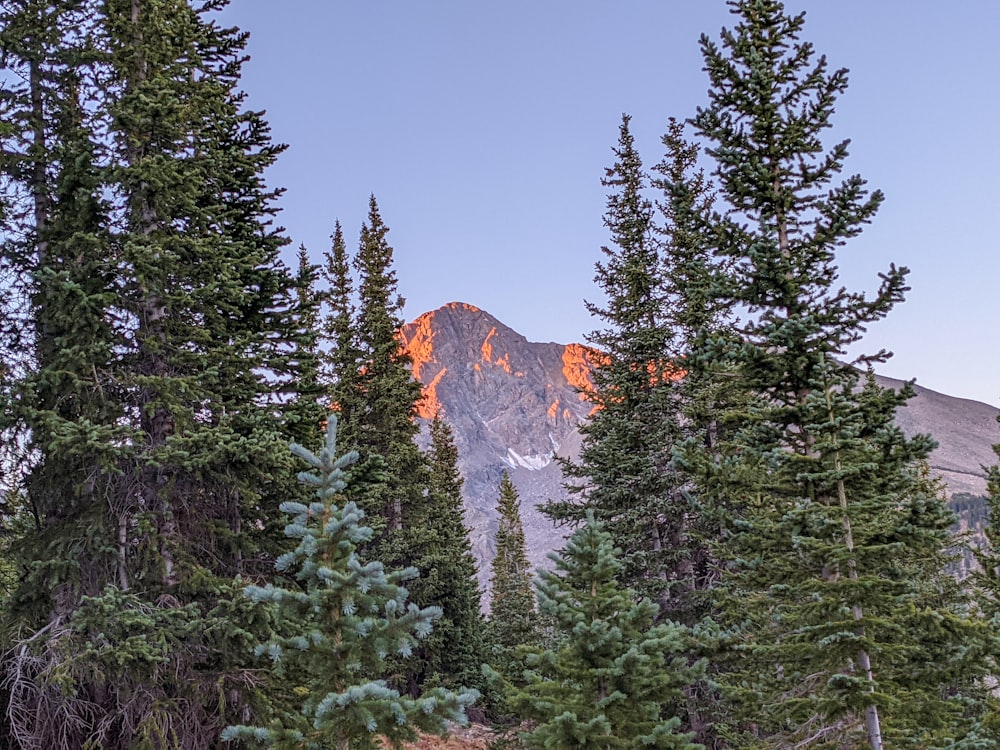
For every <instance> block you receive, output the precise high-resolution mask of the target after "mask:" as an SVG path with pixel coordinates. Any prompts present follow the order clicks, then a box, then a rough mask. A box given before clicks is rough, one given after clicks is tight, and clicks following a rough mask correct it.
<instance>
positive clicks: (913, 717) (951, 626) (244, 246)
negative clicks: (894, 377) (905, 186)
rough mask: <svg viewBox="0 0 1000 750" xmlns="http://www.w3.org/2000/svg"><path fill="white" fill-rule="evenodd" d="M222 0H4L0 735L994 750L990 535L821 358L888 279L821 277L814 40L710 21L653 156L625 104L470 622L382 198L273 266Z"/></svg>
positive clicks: (453, 522) (822, 188)
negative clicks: (871, 288) (573, 442)
mask: <svg viewBox="0 0 1000 750" xmlns="http://www.w3.org/2000/svg"><path fill="white" fill-rule="evenodd" d="M226 4H227V0H101V1H100V2H97V1H96V0H58V1H56V2H50V1H46V2H43V1H42V0H10V1H9V2H4V3H2V4H0V50H2V56H3V58H2V60H3V70H4V75H3V77H2V78H0V108H2V109H0V147H2V160H0V175H2V182H0V184H2V192H0V221H2V228H3V233H2V244H0V401H2V407H3V408H2V410H0V522H2V532H3V533H2V535H0V571H2V577H0V703H2V712H0V746H3V747H10V748H21V749H24V750H35V749H42V748H44V750H80V749H81V748H93V749H95V750H96V749H97V748H104V749H107V750H126V749H128V750H132V749H136V750H138V749H140V748H141V749H147V750H167V749H168V748H169V749H176V750H201V749H203V748H226V747H232V748H237V747H247V748H251V747H274V748H376V747H387V746H392V747H398V746H399V745H400V744H401V743H403V742H406V741H410V740H413V739H414V738H416V737H417V734H418V732H427V733H432V734H440V733H444V732H447V731H448V729H449V727H452V726H454V725H455V724H456V723H459V724H460V723H463V722H465V721H468V720H469V719H474V720H476V721H481V722H488V723H492V724H494V725H496V726H497V727H499V728H500V729H499V730H498V731H499V734H498V737H499V739H498V740H497V746H498V747H499V746H504V747H539V748H594V749H595V750H596V749H598V748H643V747H656V748H673V749H675V750H680V749H687V748H691V749H693V748H710V749H712V750H721V749H723V748H837V749H838V750H847V749H849V748H871V750H881V749H882V748H924V749H930V748H941V749H942V750H943V749H944V748H950V749H952V750H960V749H961V750H981V749H983V750H984V749H986V748H992V747H996V746H997V743H998V741H1000V713H998V711H1000V705H998V698H997V695H996V689H995V686H996V682H997V679H998V677H1000V663H998V659H1000V637H998V636H1000V629H998V627H1000V625H998V623H1000V551H998V550H997V548H996V545H997V543H998V539H997V537H996V535H995V534H993V533H992V532H991V531H989V530H988V531H987V533H986V536H985V538H984V539H982V540H980V543H979V544H977V545H976V546H975V547H974V548H973V547H970V546H967V545H966V543H965V541H964V540H963V539H961V538H956V537H955V536H954V534H953V531H952V527H953V525H954V523H955V520H956V517H955V515H954V513H953V511H952V510H949V507H948V505H947V504H946V502H945V498H944V493H943V489H942V487H941V486H940V484H939V483H938V482H937V481H936V480H935V479H934V478H933V477H932V476H931V474H930V472H929V468H928V464H927V457H928V455H929V453H930V451H931V450H932V448H933V447H934V443H933V439H932V437H931V436H925V435H918V436H915V437H909V438H908V437H906V436H905V435H904V434H903V433H902V431H901V430H900V429H899V428H898V427H896V425H895V423H894V417H895V414H896V410H897V409H899V408H900V407H901V406H903V405H904V404H905V403H906V402H907V400H908V399H909V398H910V397H911V396H912V391H911V389H910V388H909V387H904V388H902V389H901V390H898V391H896V390H891V389H888V388H884V387H882V386H880V385H878V384H877V383H876V381H875V378H874V370H873V368H874V367H875V366H876V365H878V364H879V363H881V362H883V361H884V360H885V358H886V357H887V356H888V355H887V353H886V352H875V353H872V354H870V355H866V356H860V357H856V358H854V359H853V360H851V361H848V357H847V355H846V352H847V351H848V349H850V350H851V351H854V350H855V348H856V347H855V345H856V344H857V343H858V342H860V341H861V340H862V338H863V335H864V332H865V329H866V326H868V325H869V324H871V323H873V322H875V321H878V320H881V319H882V318H884V317H885V316H887V315H889V314H890V313H891V311H892V309H893V308H894V307H895V306H896V305H898V304H900V303H901V302H903V299H904V296H905V293H906V292H907V291H908V287H907V269H906V268H904V267H896V266H890V267H889V268H887V269H886V270H885V271H884V272H883V273H882V274H881V275H880V285H879V287H878V289H877V290H876V291H875V292H874V293H873V294H871V295H865V294H863V293H859V292H855V291H851V290H849V289H845V288H843V287H841V286H840V285H839V282H838V273H837V257H838V254H840V253H842V252H847V251H849V249H850V242H849V241H850V240H851V238H853V237H855V236H857V235H858V234H859V233H860V232H861V231H862V230H863V229H864V227H865V225H866V224H869V223H870V222H872V221H875V220H877V219H876V217H877V212H878V209H879V206H880V204H881V202H882V195H881V193H880V192H879V191H877V190H872V189H870V188H869V187H868V186H867V184H866V182H865V180H864V179H863V178H862V177H860V176H858V175H850V176H845V174H848V173H847V172H845V170H846V168H847V157H848V148H847V146H848V144H847V142H846V141H841V142H835V143H827V142H826V140H825V138H824V137H825V136H827V135H828V133H829V128H830V127H831V123H832V120H833V117H834V114H835V107H836V103H837V99H838V97H839V96H840V95H842V94H843V93H844V92H845V90H846V88H847V75H846V71H844V70H833V69H831V68H830V67H829V66H828V64H827V62H826V59H825V58H824V57H823V56H822V55H821V54H819V53H818V52H817V51H816V50H814V49H813V47H812V45H811V44H810V43H809V42H808V41H807V40H806V31H807V25H806V22H805V15H804V14H799V13H795V12H792V11H789V10H787V9H786V8H785V7H784V5H783V4H782V3H781V2H778V1H777V0H734V1H733V2H730V3H729V5H730V9H731V11H732V16H731V27H730V28H728V29H727V30H724V31H723V32H722V34H721V36H720V37H719V38H710V37H708V36H703V37H702V39H701V51H702V54H703V59H704V69H705V71H706V73H707V77H708V103H707V104H706V105H705V106H704V107H702V108H699V109H697V110H696V111H694V112H693V113H686V114H687V115H689V116H687V117H685V116H684V115H685V113H678V117H677V119H674V120H671V121H669V122H668V123H666V124H665V133H664V135H663V139H662V145H663V150H662V153H661V154H660V155H658V156H657V158H658V159H659V161H657V162H655V163H654V164H652V166H650V167H647V166H645V164H644V161H643V159H642V158H641V156H640V154H639V153H638V151H637V149H636V146H635V142H634V140H633V137H632V134H631V132H630V118H629V117H628V116H627V115H626V116H623V117H622V120H621V123H620V126H619V129H618V134H617V141H616V143H615V145H614V146H613V161H612V164H611V165H610V166H609V167H608V168H607V169H606V172H605V175H604V178H603V185H604V186H605V187H606V189H607V194H608V197H607V207H606V213H605V214H604V223H605V226H606V228H607V231H608V235H609V242H608V245H607V246H606V247H604V248H603V260H602V261H601V262H600V263H599V264H598V266H597V269H596V280H597V283H598V285H599V286H600V288H601V290H602V292H603V295H604V298H603V301H602V302H601V303H600V304H589V305H588V308H589V310H590V312H591V314H592V316H593V318H594V319H595V320H596V321H597V328H596V330H594V332H593V333H592V334H591V335H590V336H589V343H590V344H591V345H592V346H593V347H595V348H596V349H598V350H599V351H600V352H601V353H602V355H603V356H602V357H601V358H600V362H599V364H598V365H597V366H596V368H595V370H594V372H593V379H592V385H591V387H590V388H589V389H588V390H586V391H585V392H584V394H583V395H584V397H585V398H587V399H589V400H590V401H591V402H592V404H593V406H594V411H593V416H592V418H591V419H590V420H589V422H587V423H586V424H585V425H584V427H583V428H582V431H583V445H582V449H581V452H580V457H579V460H578V461H576V462H566V463H565V464H564V466H563V469H564V473H565V476H566V481H567V485H568V486H569V487H570V489H571V495H570V499H569V500H567V501H560V502H554V501H553V502H549V503H548V505H547V506H546V509H545V510H546V513H547V514H548V515H549V516H550V517H551V518H552V520H553V522H554V523H559V524H564V525H566V526H567V527H568V528H569V529H570V530H571V531H572V533H571V536H570V537H569V539H568V541H567V544H566V546H565V548H564V549H563V550H562V551H561V552H559V553H558V554H556V555H554V556H553V567H552V568H551V569H550V570H548V571H542V572H540V573H538V574H537V576H536V574H535V572H534V571H532V570H531V569H530V567H529V565H528V562H527V557H526V555H525V548H524V547H525V542H524V533H523V529H522V526H521V520H520V498H519V497H518V495H517V491H516V490H515V488H514V486H513V484H512V483H511V482H510V480H509V478H508V477H507V476H504V478H503V480H502V481H501V483H500V485H499V486H498V487H497V513H498V515H499V518H500V523H499V529H498V532H497V538H496V550H497V554H496V557H495V559H494V561H493V563H492V569H491V579H490V580H491V589H490V595H489V601H483V598H484V597H483V594H482V593H481V592H480V591H479V589H478V588H477V584H476V564H475V561H474V559H473V557H472V554H471V551H470V544H469V539H468V533H467V530H466V528H465V526H464V525H463V521H462V519H463V514H462V484H463V480H462V477H461V475H460V472H459V470H458V465H459V456H458V453H457V450H456V448H455V442H454V436H453V434H452V431H451V428H450V426H449V425H448V422H447V416H448V415H447V414H438V415H437V416H436V417H435V418H434V419H433V420H432V421H430V422H429V423H428V424H423V423H422V422H421V420H418V417H417V415H418V404H419V403H420V399H421V387H420V385H419V383H417V382H416V381H415V380H414V378H413V377H412V373H411V369H410V365H411V362H410V361H409V359H408V357H407V355H406V354H405V352H404V351H403V349H402V348H401V346H400V342H399V339H398V337H397V332H398V331H399V329H400V327H401V326H402V325H403V322H404V320H403V318H402V306H403V301H402V299H401V297H400V296H399V294H398V292H397V279H396V275H395V271H394V269H393V247H392V245H391V243H390V241H389V228H388V226H387V224H386V222H385V220H384V219H383V217H382V215H381V212H380V209H379V205H378V202H377V200H376V198H375V197H374V196H371V197H369V199H368V200H369V203H368V215H367V219H366V220H365V222H364V224H363V226H362V227H361V230H360V237H359V240H358V242H357V244H356V245H355V244H353V243H349V241H348V239H347V238H346V233H345V231H344V230H343V228H342V227H341V226H340V224H339V223H338V222H336V221H335V220H333V219H331V232H332V235H331V242H330V246H329V247H328V248H325V249H324V252H323V255H322V259H321V262H320V263H314V262H313V256H312V255H311V254H310V252H309V251H308V250H307V249H306V248H300V250H299V252H298V254H297V263H292V264H289V263H287V262H286V261H284V260H283V257H289V256H288V255H287V250H286V246H287V245H288V244H289V240H288V239H287V238H286V236H285V234H284V231H283V230H281V229H278V228H277V227H276V225H275V223H274V217H275V213H276V208H275V201H276V198H277V197H278V195H279V194H280V190H279V189H277V188H273V187H270V186H268V185H267V184H266V182H265V180H264V177H263V175H264V172H265V170H266V169H267V168H268V166H270V165H271V164H272V163H274V161H275V160H276V159H279V158H280V155H281V151H282V147H280V146H278V145H276V144H274V143H272V141H271V139H270V135H269V130H268V126H267V123H266V122H265V120H264V119H263V116H262V114H261V113H258V112H254V111H252V110H250V109H248V108H247V107H246V106H245V97H244V94H243V93H242V92H241V90H240V70H241V66H242V65H243V63H244V62H245V61H246V55H245V51H244V50H245V45H246V42H247V33H246V32H244V31H241V30H239V29H235V28H226V27H223V26H221V25H220V24H219V22H218V11H220V10H221V9H222V8H223V7H224V6H225V5H226ZM609 140H613V137H612V138H611V139H609ZM359 189H363V188H359ZM362 199H363V196H362ZM421 430H424V431H425V434H426V435H427V439H426V440H424V441H418V440H417V439H416V438H417V437H418V434H419V433H420V431H421ZM420 445H427V446H428V447H427V448H421V447H420ZM963 501H964V502H965V505H964V506H963V510H966V511H968V513H972V512H975V513H977V514H981V515H984V516H985V517H987V518H989V517H993V516H995V514H996V513H998V512H1000V469H998V468H996V467H994V468H993V469H992V470H990V475H989V496H988V497H987V498H986V499H985V501H983V500H981V499H973V498H963ZM965 506H968V507H965ZM962 560H964V561H965V564H964V565H959V564H958V563H959V562H960V561H962ZM958 569H962V570H970V571H971V572H969V574H968V575H964V576H962V575H956V574H955V571H956V570H958ZM484 611H486V612H489V614H488V615H484V614H483V612H484Z"/></svg>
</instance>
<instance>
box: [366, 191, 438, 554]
mask: <svg viewBox="0 0 1000 750" xmlns="http://www.w3.org/2000/svg"><path fill="white" fill-rule="evenodd" d="M388 233H389V228H388V227H387V226H386V225H385V223H384V222H383V221H382V216H381V214H380V212H379V208H378V203H377V202H376V201H375V196H374V195H373V196H371V198H370V199H369V203H368V220H367V221H366V222H365V224H364V226H362V228H361V242H360V245H359V247H358V253H357V255H356V256H355V258H354V265H355V267H356V268H357V271H358V274H359V277H360V283H359V288H358V297H359V303H358V310H357V318H356V340H357V345H358V351H359V355H360V368H359V371H358V376H357V377H358V380H357V389H358V395H359V398H358V399H357V403H356V404H355V405H354V409H355V411H354V412H353V413H352V414H351V415H350V417H349V422H348V427H349V433H348V434H349V435H350V439H351V440H352V441H353V444H354V445H356V446H357V448H358V450H359V451H360V453H361V461H362V470H363V471H366V472H368V473H370V474H372V476H373V481H370V482H367V483H366V486H365V487H364V488H363V490H362V491H363V492H365V493H366V495H367V497H366V498H365V499H364V500H363V503H364V504H363V506H362V507H364V508H365V509H366V512H367V513H369V514H370V515H371V516H373V517H374V518H376V519H378V520H379V521H381V523H382V524H384V531H383V532H378V530H377V533H379V537H377V538H376V542H375V547H374V548H373V554H375V555H376V556H377V557H378V558H379V559H382V560H385V561H386V564H394V565H401V564H403V563H404V562H405V558H404V557H403V552H402V551H403V550H404V549H405V548H406V547H407V546H408V544H407V542H406V540H405V538H404V537H405V534H406V533H407V530H408V526H407V523H408V522H407V513H408V511H409V510H411V509H415V508H417V507H419V506H420V505H421V504H422V503H423V493H424V489H425V488H426V486H427V462H426V460H425V459H424V456H423V454H422V453H421V452H420V449H419V448H418V447H417V444H416V442H415V441H414V438H415V437H416V435H417V431H418V426H417V422H416V415H417V402H418V401H419V400H420V398H421V395H422V393H421V388H420V384H419V383H418V382H417V381H416V380H415V379H414V378H413V375H412V373H411V372H410V366H411V364H412V363H411V361H410V357H409V355H408V354H407V353H406V352H405V351H404V349H403V347H402V345H401V344H400V342H399V339H398V338H397V333H398V331H399V329H400V328H402V326H403V322H404V321H403V317H402V311H403V305H404V302H405V301H404V300H403V298H402V297H401V296H400V295H399V294H398V292H397V291H396V285H397V282H396V272H395V270H394V269H393V267H392V260H393V258H392V256H393V249H392V247H391V246H390V245H389V242H388V240H387V235H388ZM376 474H377V475H378V478H377V479H374V477H375V475H376Z"/></svg>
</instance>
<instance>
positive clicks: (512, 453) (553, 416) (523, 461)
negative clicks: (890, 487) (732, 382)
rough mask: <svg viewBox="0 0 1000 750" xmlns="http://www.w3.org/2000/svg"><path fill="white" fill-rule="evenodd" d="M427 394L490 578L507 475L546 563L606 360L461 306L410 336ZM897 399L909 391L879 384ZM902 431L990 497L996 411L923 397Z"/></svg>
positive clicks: (434, 315)
mask: <svg viewBox="0 0 1000 750" xmlns="http://www.w3.org/2000/svg"><path fill="white" fill-rule="evenodd" d="M400 338H401V340H402V343H403V346H404V347H405V349H406V351H407V352H408V353H409V355H410V356H411V357H412V358H413V376H414V377H415V378H416V379H417V380H419V381H420V383H421V384H422V385H423V389H424V398H423V401H422V402H421V404H420V409H419V413H420V416H421V417H422V418H424V419H430V418H431V417H433V416H434V414H435V413H438V412H440V413H441V415H442V416H443V417H444V418H445V419H446V420H447V421H448V423H449V424H450V425H451V427H452V429H453V430H454V433H455V442H456V445H457V447H458V451H459V457H460V458H459V469H460V470H461V472H462V475H463V476H464V477H465V502H466V523H467V524H468V525H469V526H470V527H471V538H472V545H473V550H474V552H475V554H476V556H477V558H478V559H479V563H480V582H481V583H483V584H485V583H486V581H487V580H488V578H489V567H488V561H489V560H490V559H491V558H492V556H493V534H494V530H495V527H496V518H495V513H494V506H495V505H496V500H497V486H498V485H499V483H500V477H501V475H502V474H503V471H504V470H507V471H508V472H510V476H511V479H512V480H513V482H514V484H515V486H516V487H517V489H518V493H519V494H520V497H521V510H522V515H523V520H524V528H525V538H526V542H527V546H528V556H529V558H530V560H531V562H532V564H533V565H540V564H542V563H543V562H544V561H545V558H546V554H547V553H548V552H550V551H552V550H554V549H556V548H557V547H558V546H560V543H561V541H562V538H563V536H564V535H565V532H566V531H567V530H566V529H556V528H554V527H553V526H552V523H551V522H550V521H549V520H548V519H547V518H546V517H545V516H543V515H542V514H541V513H540V512H539V511H538V510H537V506H538V505H540V504H543V503H544V502H545V501H546V500H549V499H562V498H565V497H566V496H567V491H566V489H565V488H564V487H563V477H562V471H561V469H560V467H559V463H558V461H557V460H556V459H557V457H560V456H562V457H576V454H577V451H578V449H579V445H580V433H579V431H578V429H577V428H578V427H579V425H580V423H581V422H583V421H584V420H585V419H586V418H587V417H588V416H589V414H590V412H591V409H592V405H591V404H590V403H589V402H588V401H586V400H585V399H584V398H583V396H582V395H581V393H580V389H581V388H584V387H586V386H587V384H588V383H589V376H590V372H591V369H592V368H593V366H594V363H595V362H596V361H598V358H599V357H600V354H599V353H598V352H597V351H595V350H594V349H591V348H589V347H586V346H583V345H581V344H555V343H533V342H530V341H528V340H527V339H526V338H525V337H524V336H522V335H521V334H520V333H518V332H517V331H515V330H513V329H512V328H510V327H508V326H506V325H504V324H503V323H501V322H500V321H499V320H497V319H496V318H494V317H493V316H492V315H490V314H489V313H488V312H486V311H484V310H481V309H479V308H478V307H475V306H474V305H469V304H466V303H463V302H450V303H448V304H446V305H444V306H443V307H440V308H438V309H437V310H433V311H431V312H427V313H424V314H423V315H421V316H420V317H418V318H417V319H416V320H414V321H413V322H411V323H408V324H407V325H405V326H404V327H403V329H402V331H401V332H400ZM879 381H880V382H881V383H882V384H883V385H888V386H891V387H895V388H898V387H900V386H901V385H902V383H901V382H900V381H898V380H891V379H888V378H879ZM916 392H917V395H916V396H915V397H914V398H913V399H912V400H911V401H910V403H909V404H908V405H907V406H906V408H904V409H901V410H900V413H899V415H898V418H897V423H898V424H899V425H900V427H902V428H903V430H904V431H905V432H906V433H907V434H914V433H917V432H925V433H930V434H931V435H933V436H934V437H935V438H936V439H937V440H938V441H939V442H940V446H939V447H938V449H937V450H935V451H934V453H933V454H932V455H931V468H932V469H933V470H934V473H935V474H937V475H938V476H941V477H942V478H943V479H944V480H945V482H946V483H947V485H948V487H949V489H950V491H952V492H966V493H971V494H982V493H983V492H984V491H985V486H986V480H985V475H984V472H983V470H982V467H983V465H984V464H991V463H994V462H995V460H996V459H995V456H994V454H993V452H992V450H991V448H990V446H991V444H992V443H994V442H998V441H1000V436H998V434H997V425H996V416H997V409H995V408H993V407H991V406H987V405H986V404H981V403H978V402H975V401H968V400H965V399H958V398H953V397H951V396H946V395H943V394H940V393H936V392H934V391H931V390H929V389H926V388H922V387H920V386H917V388H916Z"/></svg>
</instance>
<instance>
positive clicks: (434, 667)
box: [406, 414, 485, 687]
mask: <svg viewBox="0 0 1000 750" xmlns="http://www.w3.org/2000/svg"><path fill="white" fill-rule="evenodd" d="M430 433H431V445H430V451H429V454H428V460H429V462H430V474H429V483H428V488H427V497H426V500H425V502H424V503H423V504H422V505H421V506H420V507H419V508H415V509H414V512H413V513H411V514H410V516H409V520H408V523H409V524H410V526H411V527H412V528H411V531H410V533H408V534H407V539H408V540H409V544H410V549H409V550H408V551H407V555H406V557H407V559H408V560H409V562H410V564H411V565H413V566H414V567H416V568H417V569H418V570H419V571H420V577H419V578H417V579H416V580H414V581H413V582H412V583H410V586H409V588H410V592H411V596H412V597H413V601H414V602H416V603H417V604H419V605H420V606H422V607H429V606H434V607H439V608H440V609H441V618H440V619H439V620H438V621H437V622H436V623H435V625H434V632H433V633H431V634H430V636H428V637H427V638H426V639H424V640H423V641H422V642H421V644H420V648H419V649H418V652H417V662H418V664H417V666H418V667H419V672H417V673H414V674H413V676H412V679H413V680H414V681H415V682H416V683H423V682H425V681H426V680H427V679H429V678H432V677H435V676H436V678H437V679H438V680H440V681H441V682H443V683H444V684H445V685H446V686H448V687H459V686H465V687H479V686H480V683H481V681H482V676H481V671H480V667H481V665H482V664H483V662H484V661H485V650H484V641H483V616H482V612H481V611H480V594H479V588H478V584H477V583H476V562H475V560H474V559H473V557H472V545H471V544H470V542H469V532H468V529H467V528H466V527H465V523H464V519H465V511H464V506H463V503H462V483H463V481H462V476H461V474H459V471H458V449H457V448H456V447H455V439H454V436H453V434H452V431H451V427H449V426H448V423H447V422H445V421H444V419H443V418H442V417H441V416H440V415H439V414H437V415H435V416H434V419H433V420H432V421H431V425H430Z"/></svg>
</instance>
